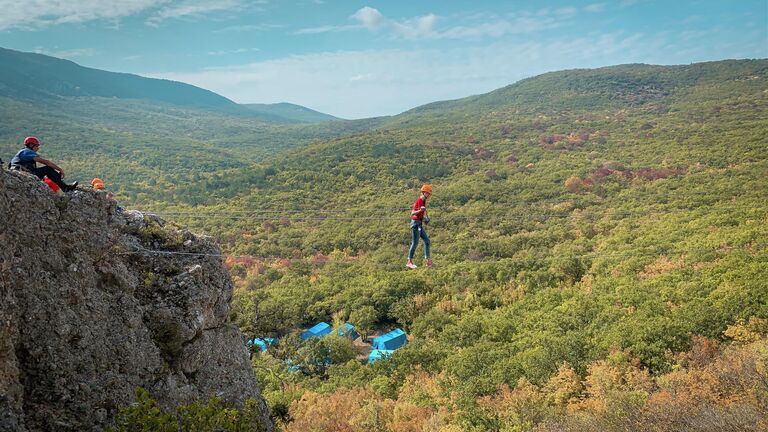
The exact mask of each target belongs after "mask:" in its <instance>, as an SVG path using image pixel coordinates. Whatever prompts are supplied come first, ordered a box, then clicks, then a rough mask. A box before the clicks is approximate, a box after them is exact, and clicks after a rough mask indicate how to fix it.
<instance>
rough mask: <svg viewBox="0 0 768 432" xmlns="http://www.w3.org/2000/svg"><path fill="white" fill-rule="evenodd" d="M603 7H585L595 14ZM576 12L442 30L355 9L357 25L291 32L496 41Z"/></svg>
mask: <svg viewBox="0 0 768 432" xmlns="http://www.w3.org/2000/svg"><path fill="white" fill-rule="evenodd" d="M604 5H605V3H600V4H593V5H590V6H587V8H588V9H590V10H593V11H597V10H599V9H600V8H601V7H603V6H604ZM577 13H578V10H577V9H576V8H573V7H565V8H560V9H556V10H552V9H546V8H545V9H540V10H538V11H536V12H533V13H525V12H524V13H518V14H513V15H509V16H505V17H500V16H498V15H494V14H487V13H482V14H475V15H471V16H464V17H456V16H455V17H451V18H452V19H453V20H456V19H462V20H463V21H464V22H471V21H475V23H472V24H462V25H454V26H443V28H442V29H440V28H438V21H439V20H440V22H442V20H441V19H440V18H439V17H438V16H437V15H435V14H428V15H424V16H419V17H413V18H408V19H402V20H395V19H391V18H388V17H386V16H385V15H384V14H382V13H381V12H379V11H378V10H377V9H374V8H371V7H368V6H366V7H364V8H361V9H359V10H358V11H357V12H356V13H355V14H354V15H352V16H350V19H352V20H355V21H357V23H358V24H355V25H326V26H320V27H312V28H305V29H301V30H298V31H296V32H294V33H293V34H296V35H304V34H318V33H329V32H341V31H351V30H361V29H367V30H369V31H371V32H377V31H382V30H385V29H386V30H388V31H390V32H391V35H392V36H393V37H395V38H402V39H467V40H473V39H474V40H476V39H482V38H500V37H503V36H506V35H513V34H524V33H533V32H537V31H543V30H549V29H554V28H558V27H561V26H563V25H566V24H567V23H569V22H571V21H572V20H573V19H574V16H575V15H576V14H577Z"/></svg>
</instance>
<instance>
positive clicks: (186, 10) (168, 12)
mask: <svg viewBox="0 0 768 432" xmlns="http://www.w3.org/2000/svg"><path fill="white" fill-rule="evenodd" d="M242 7H243V4H242V0H186V1H182V2H176V3H171V4H169V5H168V6H165V7H163V8H162V9H160V10H159V11H157V12H156V13H154V14H153V15H152V16H151V17H149V19H147V25H151V26H157V25H159V24H160V23H161V22H163V21H165V20H167V19H179V18H199V17H203V16H206V15H207V14H210V13H214V12H222V11H231V10H237V9H240V8H242Z"/></svg>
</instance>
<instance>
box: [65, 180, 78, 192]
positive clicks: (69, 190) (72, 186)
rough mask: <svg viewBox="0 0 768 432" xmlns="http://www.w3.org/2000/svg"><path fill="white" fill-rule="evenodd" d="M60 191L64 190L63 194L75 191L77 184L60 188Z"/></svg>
mask: <svg viewBox="0 0 768 432" xmlns="http://www.w3.org/2000/svg"><path fill="white" fill-rule="evenodd" d="M62 189H64V192H72V191H73V190H75V189H77V182H74V183H72V184H68V185H67V187H66V188H62Z"/></svg>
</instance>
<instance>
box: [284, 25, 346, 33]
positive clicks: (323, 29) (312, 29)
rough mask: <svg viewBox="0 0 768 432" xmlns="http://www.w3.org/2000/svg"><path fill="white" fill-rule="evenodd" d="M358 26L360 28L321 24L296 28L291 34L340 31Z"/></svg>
mask: <svg viewBox="0 0 768 432" xmlns="http://www.w3.org/2000/svg"><path fill="white" fill-rule="evenodd" d="M358 28H360V26H334V25H327V26H321V27H310V28H304V29H300V30H296V31H295V32H293V33H292V34H295V35H305V34H319V33H330V32H340V31H346V30H354V29H358Z"/></svg>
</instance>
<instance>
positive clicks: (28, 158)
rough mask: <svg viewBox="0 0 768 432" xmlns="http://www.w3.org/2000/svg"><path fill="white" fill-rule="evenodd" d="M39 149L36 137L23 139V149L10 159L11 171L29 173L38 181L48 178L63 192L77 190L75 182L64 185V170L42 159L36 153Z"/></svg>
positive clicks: (38, 141)
mask: <svg viewBox="0 0 768 432" xmlns="http://www.w3.org/2000/svg"><path fill="white" fill-rule="evenodd" d="M39 149H40V140H38V139H37V138H36V137H33V136H29V137H26V138H24V148H23V149H21V150H19V152H18V153H16V156H14V157H13V159H11V169H15V170H24V171H29V172H30V173H32V174H34V175H36V176H37V177H38V178H39V179H40V180H42V179H43V177H46V176H47V177H48V178H49V179H51V181H53V182H54V183H56V184H57V185H58V186H59V187H60V188H61V190H63V191H64V192H70V191H73V190H75V188H77V182H74V183H72V184H66V183H64V180H62V179H63V178H64V170H63V169H61V168H60V167H59V166H58V165H56V164H55V163H53V162H51V161H49V160H48V159H43V158H41V157H40V155H39V154H38V153H37V151H38V150H39ZM38 163H41V164H43V165H44V166H42V167H40V168H38V167H37V164H38Z"/></svg>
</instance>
